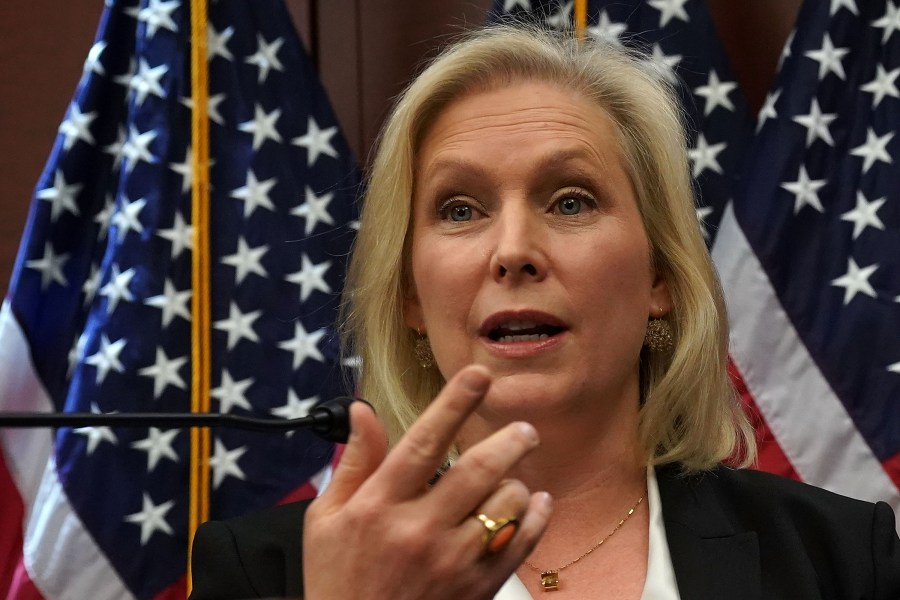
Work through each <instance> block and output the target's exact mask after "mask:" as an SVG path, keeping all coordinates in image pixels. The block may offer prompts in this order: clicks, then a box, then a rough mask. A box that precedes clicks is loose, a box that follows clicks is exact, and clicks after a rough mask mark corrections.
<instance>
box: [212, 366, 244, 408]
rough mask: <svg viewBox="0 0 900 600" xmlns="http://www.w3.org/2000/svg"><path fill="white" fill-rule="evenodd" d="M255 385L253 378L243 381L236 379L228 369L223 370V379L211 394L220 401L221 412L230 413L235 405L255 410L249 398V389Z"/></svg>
mask: <svg viewBox="0 0 900 600" xmlns="http://www.w3.org/2000/svg"><path fill="white" fill-rule="evenodd" d="M251 385H253V379H252V378H250V377H248V378H247V379H243V380H241V381H235V380H234V379H232V378H231V374H230V373H229V372H228V370H227V369H223V370H222V381H221V382H220V383H219V387H217V388H215V389H214V390H211V391H210V392H209V395H210V396H212V397H213V398H215V399H216V400H218V401H219V412H220V413H229V412H231V409H232V408H234V407H235V406H237V407H240V408H243V409H244V410H248V411H249V410H253V406H251V404H250V402H249V401H248V400H247V396H246V392H247V389H248V388H249V387H250V386H251Z"/></svg>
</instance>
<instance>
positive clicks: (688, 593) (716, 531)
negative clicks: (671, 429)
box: [656, 465, 761, 600]
mask: <svg viewBox="0 0 900 600" xmlns="http://www.w3.org/2000/svg"><path fill="white" fill-rule="evenodd" d="M656 477H657V481H658V483H659V495H660V502H661V504H662V509H663V521H664V523H665V527H666V540H667V542H668V544H669V551H670V554H671V556H672V566H673V568H674V569H675V578H676V580H677V582H678V591H679V594H680V595H681V598H683V599H684V600H721V598H729V599H730V600H759V599H760V598H761V589H760V588H761V583H760V565H759V544H758V540H757V537H756V532H753V531H750V532H742V531H736V530H735V528H734V526H733V524H732V522H731V520H730V519H729V518H728V516H727V515H726V512H725V510H726V507H724V506H723V504H722V502H721V501H720V498H719V496H718V494H717V492H716V485H715V481H716V473H715V471H713V472H709V473H704V474H699V475H688V476H684V475H680V474H679V467H678V465H667V466H663V467H659V468H657V471H656Z"/></svg>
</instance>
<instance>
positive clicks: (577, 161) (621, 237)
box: [405, 82, 670, 418]
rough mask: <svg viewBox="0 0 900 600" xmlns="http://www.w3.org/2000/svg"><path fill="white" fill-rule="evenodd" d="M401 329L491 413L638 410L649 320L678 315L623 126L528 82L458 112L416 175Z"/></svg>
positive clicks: (466, 103) (424, 152)
mask: <svg viewBox="0 0 900 600" xmlns="http://www.w3.org/2000/svg"><path fill="white" fill-rule="evenodd" d="M411 263H412V285H411V289H409V290H408V292H407V300H406V306H405V315H406V321H407V324H408V325H409V326H410V327H412V328H414V329H417V330H418V331H420V332H421V333H427V335H428V337H429V340H430V342H431V346H432V349H433V351H434V355H435V359H436V362H437V365H438V367H439V368H440V370H441V372H442V374H443V375H444V377H445V378H449V377H451V376H452V375H453V374H454V373H455V372H456V371H458V370H459V369H461V368H462V367H464V366H465V365H468V364H470V363H479V364H483V365H485V366H487V367H488V368H489V369H490V370H491V371H492V372H493V374H494V375H495V378H496V379H495V384H494V385H493V386H492V388H491V393H490V395H489V397H488V399H487V401H486V402H485V409H484V410H486V411H496V412H498V413H502V412H503V411H511V412H513V413H515V416H516V418H521V415H523V414H525V415H529V414H530V415H532V416H537V415H538V414H540V411H547V410H554V411H558V410H560V409H564V408H566V407H574V406H594V407H597V406H615V405H616V404H617V403H619V404H621V405H625V403H628V406H632V407H633V410H634V411H636V410H637V406H638V402H637V400H638V387H639V375H638V360H639V354H640V350H641V345H642V340H643V336H644V332H645V330H646V326H647V319H648V317H649V316H651V315H653V316H660V315H661V314H664V313H666V312H668V310H669V307H670V305H669V296H668V291H667V288H666V285H665V283H664V282H663V281H662V280H661V279H660V278H658V277H657V276H656V274H655V273H654V272H653V270H652V268H651V264H650V249H649V244H648V241H647V237H646V234H645V232H644V227H643V224H642V222H641V217H640V214H639V212H638V208H637V203H636V200H635V196H634V191H633V189H632V185H631V183H630V181H629V178H628V176H627V175H626V171H625V169H624V167H623V162H622V159H621V154H620V150H619V147H618V144H617V142H616V140H615V135H614V130H613V126H612V124H611V122H610V120H609V118H608V117H607V116H606V114H605V112H604V111H603V110H602V109H601V108H599V107H597V106H595V105H594V104H593V103H592V102H590V101H589V100H587V99H585V98H582V97H580V96H579V95H577V94H575V93H573V92H571V91H569V90H563V89H559V87H558V86H552V85H549V84H543V83H537V82H522V83H517V84H512V85H509V86H506V87H501V88H499V89H495V90H490V91H483V92H477V93H471V94H469V95H467V96H464V97H462V98H460V99H457V100H456V101H454V102H453V103H451V104H450V105H449V106H448V107H447V108H446V109H445V110H444V111H443V112H442V113H441V114H440V115H439V116H438V118H437V119H436V120H435V122H434V123H433V124H432V125H431V127H430V128H429V129H428V130H427V131H426V133H425V136H424V138H423V140H422V143H421V146H420V149H419V152H418V155H417V162H416V165H415V187H414V198H413V225H412V261H411Z"/></svg>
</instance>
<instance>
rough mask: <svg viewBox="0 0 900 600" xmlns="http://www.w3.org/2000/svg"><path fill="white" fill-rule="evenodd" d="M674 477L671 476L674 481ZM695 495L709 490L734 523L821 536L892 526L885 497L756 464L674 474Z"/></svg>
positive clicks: (702, 494) (891, 514)
mask: <svg viewBox="0 0 900 600" xmlns="http://www.w3.org/2000/svg"><path fill="white" fill-rule="evenodd" d="M672 477H673V476H672V475H670V476H669V478H670V480H671V478H672ZM674 479H675V480H679V479H680V480H681V481H680V482H678V483H676V484H675V485H681V486H684V487H685V488H686V489H688V490H690V491H691V492H692V494H695V495H699V496H700V497H702V496H704V495H709V496H711V497H712V498H714V499H715V500H716V503H717V505H718V507H719V508H720V509H721V510H722V511H723V512H724V513H725V516H727V517H728V519H729V520H730V521H731V522H732V523H736V524H742V525H746V526H748V527H749V526H755V528H757V529H758V528H760V527H765V526H769V527H776V526H777V527H778V528H780V529H782V530H783V529H785V528H787V529H815V530H816V531H817V532H818V533H819V535H823V534H825V532H832V534H833V535H836V536H839V535H851V533H852V535H853V536H854V537H856V536H858V535H859V532H860V531H866V530H871V528H872V526H873V521H875V522H879V523H881V522H882V521H885V522H884V523H881V524H882V525H886V524H887V523H886V521H888V520H889V521H890V524H891V530H893V520H894V518H893V511H892V510H891V508H890V506H888V505H887V504H886V503H884V502H880V503H877V504H873V503H871V502H865V501H862V500H856V499H854V498H848V497H847V496H842V495H840V494H835V493H833V492H829V491H827V490H824V489H821V488H818V487H815V486H812V485H808V484H805V483H802V482H799V481H794V480H791V479H786V478H784V477H780V476H778V475H773V474H771V473H765V472H763V471H755V470H752V469H732V468H728V467H724V466H719V467H717V468H715V469H713V470H711V471H708V472H704V473H699V474H692V475H687V476H681V475H674Z"/></svg>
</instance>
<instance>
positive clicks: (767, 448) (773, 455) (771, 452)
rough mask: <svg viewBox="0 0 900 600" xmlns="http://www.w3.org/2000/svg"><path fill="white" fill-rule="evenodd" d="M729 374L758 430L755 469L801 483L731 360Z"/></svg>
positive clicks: (729, 361) (751, 420)
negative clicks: (757, 452)
mask: <svg viewBox="0 0 900 600" xmlns="http://www.w3.org/2000/svg"><path fill="white" fill-rule="evenodd" d="M728 373H729V375H731V381H732V382H733V383H734V387H735V388H736V389H737V392H738V394H739V395H740V398H741V404H743V406H744V410H745V411H746V412H747V416H748V417H750V422H751V423H752V424H753V427H754V429H756V443H757V447H758V450H759V455H758V457H757V459H756V463H755V464H754V467H755V468H757V469H760V470H761V471H768V472H769V473H775V474H776V475H781V476H782V477H788V478H790V479H796V480H797V481H800V476H799V475H797V472H796V471H795V470H794V467H793V466H792V465H791V461H789V460H788V457H787V456H785V454H784V451H783V450H782V449H781V446H779V445H778V440H776V439H775V436H774V435H773V434H772V430H771V429H769V425H768V423H766V419H765V418H764V417H763V415H762V413H761V412H760V410H759V407H758V406H757V405H756V400H754V399H753V395H752V394H750V390H748V389H747V384H746V383H745V382H744V378H743V377H742V376H741V373H740V371H739V370H738V368H737V366H735V364H734V363H733V362H731V360H730V359H729V360H728Z"/></svg>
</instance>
